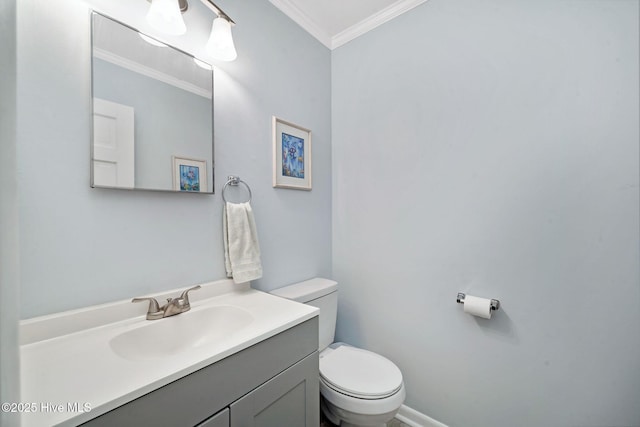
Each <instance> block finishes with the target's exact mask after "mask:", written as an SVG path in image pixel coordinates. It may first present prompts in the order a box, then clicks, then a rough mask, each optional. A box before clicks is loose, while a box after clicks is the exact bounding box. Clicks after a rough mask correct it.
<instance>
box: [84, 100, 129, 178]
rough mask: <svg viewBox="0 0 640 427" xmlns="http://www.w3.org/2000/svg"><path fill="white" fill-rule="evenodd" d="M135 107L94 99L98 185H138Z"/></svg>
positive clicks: (95, 157)
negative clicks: (136, 177) (136, 183)
mask: <svg viewBox="0 0 640 427" xmlns="http://www.w3.org/2000/svg"><path fill="white" fill-rule="evenodd" d="M134 144H135V143H134V110H133V107H130V106H128V105H123V104H118V103H117V102H111V101H106V100H104V99H100V98H94V99H93V183H92V185H94V186H98V187H117V188H129V189H131V188H134V187H135V146H134Z"/></svg>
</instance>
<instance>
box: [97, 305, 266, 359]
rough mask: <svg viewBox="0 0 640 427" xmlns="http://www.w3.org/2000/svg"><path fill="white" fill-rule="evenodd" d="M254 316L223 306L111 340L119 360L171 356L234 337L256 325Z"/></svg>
mask: <svg viewBox="0 0 640 427" xmlns="http://www.w3.org/2000/svg"><path fill="white" fill-rule="evenodd" d="M253 320H254V318H253V316H252V315H251V313H249V312H247V311H245V310H243V309H242V308H239V307H234V306H231V305H220V306H213V307H207V308H203V309H201V310H194V309H192V310H191V311H187V312H185V313H182V314H178V315H176V316H171V317H167V318H165V319H160V320H152V321H148V322H147V323H145V324H144V325H143V326H140V327H138V328H136V329H132V330H129V331H126V332H123V333H121V334H119V335H117V336H115V337H114V338H112V339H111V340H110V341H109V345H110V347H111V349H112V350H113V351H114V352H115V353H116V354H117V355H118V356H120V357H122V358H124V359H127V360H132V361H145V360H152V359H160V358H166V357H171V356H174V355H176V354H179V353H182V352H185V351H188V350H189V349H193V348H195V347H200V346H203V345H208V344H211V343H215V342H217V341H220V340H223V339H225V338H228V337H230V336H232V335H233V334H234V333H236V332H238V331H240V330H241V329H243V328H245V327H246V326H247V325H249V324H251V323H252V322H253Z"/></svg>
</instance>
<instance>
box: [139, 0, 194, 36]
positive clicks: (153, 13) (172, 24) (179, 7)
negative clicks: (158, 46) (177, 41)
mask: <svg viewBox="0 0 640 427" xmlns="http://www.w3.org/2000/svg"><path fill="white" fill-rule="evenodd" d="M187 7H188V4H187V1H186V0H151V7H150V8H149V12H147V22H148V23H149V25H151V26H152V27H153V28H155V29H156V30H158V31H160V32H162V33H165V34H170V35H173V36H179V35H181V34H184V33H186V32H187V27H186V26H185V25H184V20H183V19H182V13H181V12H184V11H185V10H187Z"/></svg>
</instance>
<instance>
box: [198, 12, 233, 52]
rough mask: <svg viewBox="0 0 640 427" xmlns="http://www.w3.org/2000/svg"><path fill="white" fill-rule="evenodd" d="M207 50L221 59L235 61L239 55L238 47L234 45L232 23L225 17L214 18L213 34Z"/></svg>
mask: <svg viewBox="0 0 640 427" xmlns="http://www.w3.org/2000/svg"><path fill="white" fill-rule="evenodd" d="M205 50H206V52H207V54H209V55H211V57H212V58H213V59H218V60H220V61H233V60H234V59H236V58H237V57H238V53H237V52H236V47H235V46H234V45H233V36H232V35H231V24H230V23H229V21H227V20H226V19H225V18H223V17H221V16H219V17H217V18H216V19H214V20H213V26H212V27H211V36H209V41H208V42H207V46H206V47H205Z"/></svg>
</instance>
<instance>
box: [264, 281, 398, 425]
mask: <svg viewBox="0 0 640 427" xmlns="http://www.w3.org/2000/svg"><path fill="white" fill-rule="evenodd" d="M337 285H338V284H337V283H336V282H334V281H332V280H328V279H321V278H316V279H311V280H307V281H305V282H301V283H297V284H294V285H290V286H286V287H284V288H280V289H276V290H274V291H272V292H271V293H272V294H274V295H278V296H281V297H284V298H288V299H292V300H294V301H298V302H302V303H305V304H309V305H312V306H315V307H318V308H320V316H319V322H318V323H319V346H318V349H319V350H320V366H319V371H320V379H319V381H320V394H321V408H322V412H323V413H324V414H325V416H326V417H327V418H328V419H329V421H331V422H332V423H334V424H336V425H340V426H384V425H386V423H387V422H388V421H390V420H391V419H392V418H393V417H394V416H395V414H396V413H397V412H398V410H399V409H400V406H401V405H402V403H403V402H404V399H405V396H406V393H405V388H404V382H403V380H402V373H401V372H400V369H398V367H397V366H396V365H395V364H394V363H393V362H391V361H390V360H389V359H387V358H385V357H383V356H381V355H379V354H377V353H374V352H372V351H368V350H364V349H361V348H357V347H354V346H351V345H349V344H346V343H342V342H337V343H333V344H331V342H332V341H333V338H334V334H335V322H336V314H337V307H338V299H337Z"/></svg>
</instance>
